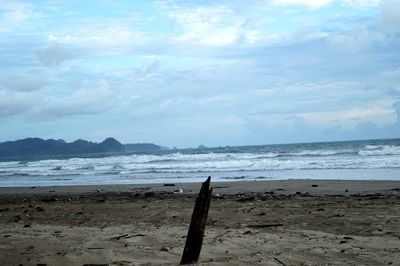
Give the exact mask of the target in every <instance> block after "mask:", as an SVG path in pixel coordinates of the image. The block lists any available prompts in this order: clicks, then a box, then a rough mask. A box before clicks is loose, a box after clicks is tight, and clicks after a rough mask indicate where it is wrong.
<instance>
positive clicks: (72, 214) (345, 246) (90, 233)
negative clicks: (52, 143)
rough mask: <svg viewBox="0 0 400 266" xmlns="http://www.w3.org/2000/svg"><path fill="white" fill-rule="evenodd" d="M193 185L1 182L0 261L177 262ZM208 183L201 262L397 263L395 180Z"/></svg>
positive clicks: (398, 190)
mask: <svg viewBox="0 0 400 266" xmlns="http://www.w3.org/2000/svg"><path fill="white" fill-rule="evenodd" d="M200 185H201V184H200V183H175V185H174V186H172V185H171V184H169V185H167V186H165V185H164V184H146V185H143V184H139V185H118V186H115V185H112V186H102V185H97V186H76V187H75V186H71V187H35V188H0V206H1V207H0V225H1V226H0V261H2V263H4V265H61V266H63V265H65V266H66V265H84V264H102V265H177V264H178V263H179V260H180V256H181V254H182V250H183V246H184V243H185V237H186V233H187V229H188V226H189V222H190V217H191V213H192V210H193V206H194V201H195V198H196V196H197V193H198V190H199V188H200ZM212 187H213V199H212V201H211V207H210V213H209V216H208V223H207V228H206V235H205V238H204V242H203V248H202V251H201V255H200V259H199V265H282V264H281V263H280V262H282V263H284V264H285V265H321V264H324V265H371V266H372V265H374V266H375V265H400V264H399V261H400V248H399V247H400V208H399V206H400V181H349V180H286V181H235V182H216V183H214V182H212ZM180 189H182V191H183V192H182V193H180ZM346 190H347V192H346ZM174 191H175V192H174Z"/></svg>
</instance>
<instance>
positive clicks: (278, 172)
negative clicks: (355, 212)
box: [0, 139, 400, 187]
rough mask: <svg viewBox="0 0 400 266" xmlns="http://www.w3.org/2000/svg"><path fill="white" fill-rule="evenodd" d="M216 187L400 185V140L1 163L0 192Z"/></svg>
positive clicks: (209, 149) (266, 146)
mask: <svg viewBox="0 0 400 266" xmlns="http://www.w3.org/2000/svg"><path fill="white" fill-rule="evenodd" d="M209 175H210V176H212V177H213V180H214V181H232V180H282V179H347V180H400V139H389V140H364V141H342V142H319V143H301V144H284V145H257V146H237V147H218V148H204V149H185V150H178V151H177V150H169V151H163V152H156V153H144V154H129V155H126V154H125V155H113V156H105V157H93V158H90V157H89V158H87V157H86V158H83V157H75V158H64V159H42V160H38V159H37V158H36V159H34V158H32V159H31V160H29V159H28V160H23V161H2V162H1V161H0V187H18V186H64V185H93V184H140V183H173V182H199V181H204V179H205V178H206V177H207V176H209Z"/></svg>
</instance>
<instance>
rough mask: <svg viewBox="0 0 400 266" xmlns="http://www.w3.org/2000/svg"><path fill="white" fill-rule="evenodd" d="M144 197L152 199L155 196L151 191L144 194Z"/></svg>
mask: <svg viewBox="0 0 400 266" xmlns="http://www.w3.org/2000/svg"><path fill="white" fill-rule="evenodd" d="M144 196H145V197H146V198H152V197H155V196H156V193H154V192H153V191H150V192H146V193H144Z"/></svg>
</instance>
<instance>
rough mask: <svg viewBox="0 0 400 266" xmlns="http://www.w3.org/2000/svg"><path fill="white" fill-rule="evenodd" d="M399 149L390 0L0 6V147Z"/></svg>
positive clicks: (396, 47) (91, 1) (398, 57)
mask: <svg viewBox="0 0 400 266" xmlns="http://www.w3.org/2000/svg"><path fill="white" fill-rule="evenodd" d="M26 137H41V138H44V139H49V138H53V139H64V140H66V141H73V140H76V139H80V138H81V139H87V140H91V141H102V140H103V139H104V138H106V137H115V138H116V139H118V140H119V141H121V142H123V143H139V142H153V143H157V144H160V145H165V146H170V147H172V146H176V147H195V146H198V145H200V144H203V145H206V146H225V145H254V144H272V143H293V142H314V141H331V140H333V141H334V140H352V139H373V138H396V137H400V0H390V1H384V0H340V1H338V0H253V1H251V0H249V1H241V0H230V1H228V0H196V1H195V0H186V1H183V0H154V1H151V0H137V1H133V0H120V1H112V0H97V1H95V0H85V1H82V0H79V1H77V0H68V1H66V0H65V1H59V0H36V1H8V0H0V142H3V141H8V140H16V139H21V138H26Z"/></svg>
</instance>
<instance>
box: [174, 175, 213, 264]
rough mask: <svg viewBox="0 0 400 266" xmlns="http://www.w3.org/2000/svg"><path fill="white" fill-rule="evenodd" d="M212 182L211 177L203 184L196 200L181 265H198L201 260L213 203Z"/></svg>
mask: <svg viewBox="0 0 400 266" xmlns="http://www.w3.org/2000/svg"><path fill="white" fill-rule="evenodd" d="M210 182H211V176H209V177H208V178H207V180H206V181H205V182H204V183H203V184H202V186H201V189H200V193H199V196H198V197H197V199H196V204H195V205H194V209H193V214H192V220H191V222H190V226H189V231H188V234H187V238H186V244H185V249H184V250H183V254H182V259H181V264H190V263H196V262H197V260H198V259H199V255H200V250H201V245H202V244H203V237H204V231H205V228H206V222H207V215H208V209H209V208H210V201H211V192H212V188H211V189H210Z"/></svg>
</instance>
